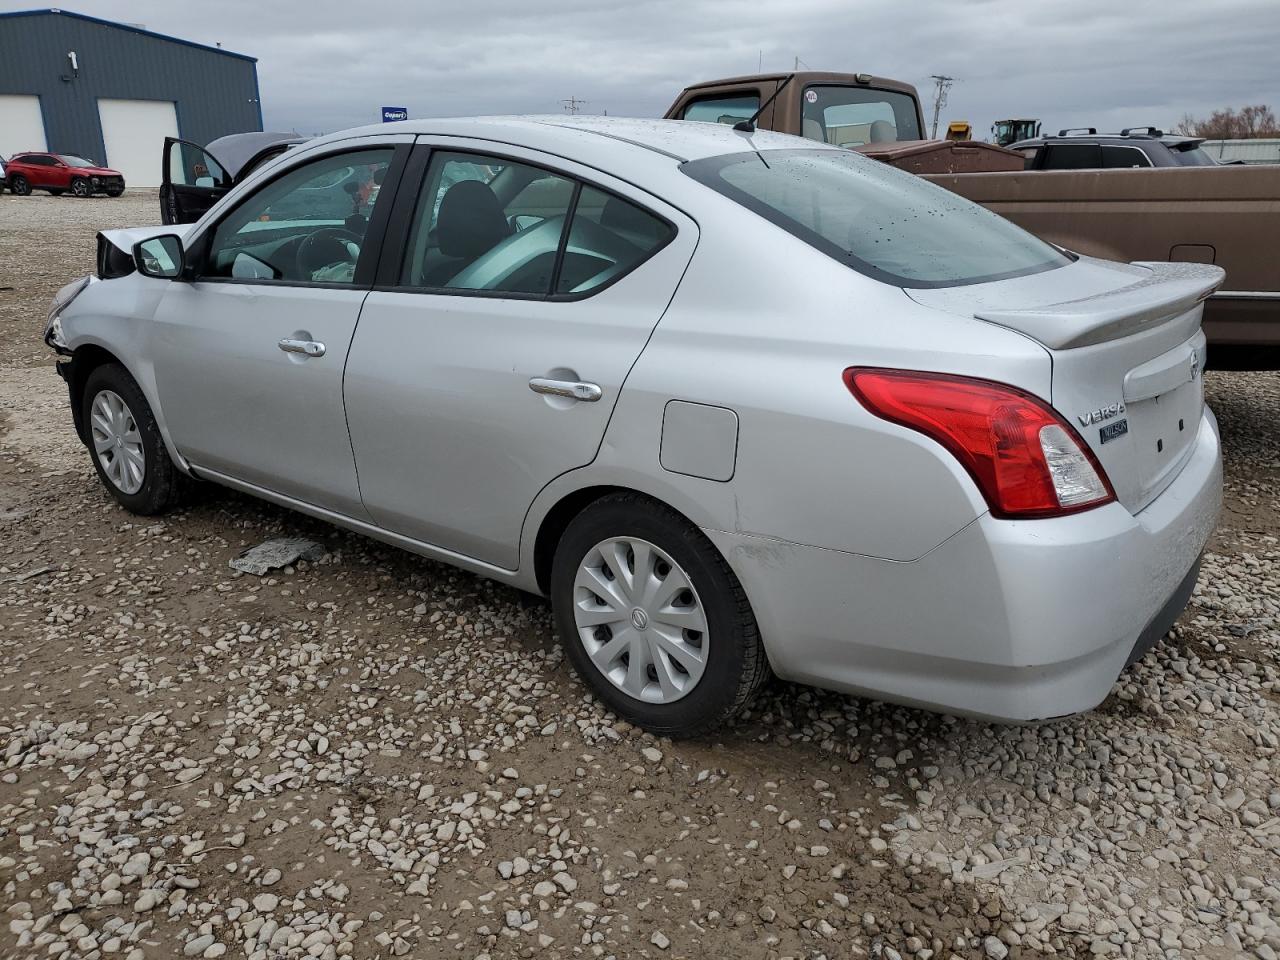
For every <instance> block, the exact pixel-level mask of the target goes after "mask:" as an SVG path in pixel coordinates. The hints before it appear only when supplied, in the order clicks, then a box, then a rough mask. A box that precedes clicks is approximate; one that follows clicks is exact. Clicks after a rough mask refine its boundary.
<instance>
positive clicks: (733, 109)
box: [681, 93, 760, 126]
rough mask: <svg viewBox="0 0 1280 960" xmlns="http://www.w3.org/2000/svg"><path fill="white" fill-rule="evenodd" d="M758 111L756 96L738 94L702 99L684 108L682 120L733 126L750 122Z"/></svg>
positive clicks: (757, 98) (758, 98) (758, 103)
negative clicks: (742, 122) (741, 121)
mask: <svg viewBox="0 0 1280 960" xmlns="http://www.w3.org/2000/svg"><path fill="white" fill-rule="evenodd" d="M759 109H760V97H759V96H758V95H757V94H754V93H751V94H739V95H736V96H727V97H704V98H702V99H701V100H695V101H693V103H691V104H689V105H688V106H687V107H685V108H684V114H683V115H682V116H681V119H682V120H702V121H704V122H706V123H727V124H728V125H729V126H733V125H734V124H735V123H737V122H738V121H739V120H750V119H751V118H752V117H753V116H755V113H756V111H757V110H759Z"/></svg>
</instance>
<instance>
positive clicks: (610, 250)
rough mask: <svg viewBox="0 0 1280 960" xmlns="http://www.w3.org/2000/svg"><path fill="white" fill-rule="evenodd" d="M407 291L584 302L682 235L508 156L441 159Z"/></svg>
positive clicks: (422, 200)
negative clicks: (569, 298)
mask: <svg viewBox="0 0 1280 960" xmlns="http://www.w3.org/2000/svg"><path fill="white" fill-rule="evenodd" d="M414 218H415V223H414V225H413V228H412V231H411V233H410V237H409V244H408V246H407V248H406V251H407V252H406V256H405V261H404V264H403V266H402V268H401V274H400V282H401V285H403V286H406V287H412V288H417V289H426V290H440V291H450V290H452V291H459V292H463V291H470V292H484V293H499V294H501V293H505V294H513V295H522V296H531V297H545V296H550V295H552V294H553V293H554V294H556V295H560V296H581V295H584V294H587V293H590V292H592V291H594V290H597V289H599V288H601V287H603V286H605V285H607V284H609V283H611V282H613V281H614V280H616V279H618V278H619V277H621V276H623V275H625V274H627V273H629V272H630V271H631V270H633V269H635V267H637V266H639V264H640V263H642V262H643V261H644V260H645V259H647V258H648V257H649V256H650V255H651V254H652V253H654V252H655V251H656V250H658V249H659V248H660V247H661V246H663V245H664V244H665V243H666V242H667V241H668V240H670V238H671V237H672V236H673V235H674V230H673V228H671V227H670V226H669V225H668V224H667V223H666V222H665V221H663V220H661V219H659V218H658V217H655V216H654V215H653V214H651V213H649V212H648V211H646V210H642V209H641V208H640V207H638V206H636V205H635V204H633V203H631V202H630V201H628V200H624V199H623V198H622V197H618V196H615V195H614V194H611V193H608V192H606V191H603V190H600V189H597V188H595V187H591V186H587V185H585V184H581V183H579V182H578V181H577V180H575V179H574V178H572V177H568V176H565V175H564V174H559V173H554V172H552V171H550V170H545V169H543V168H541V167H535V166H532V165H530V164H526V163H520V162H517V161H514V160H508V159H503V158H499V157H488V156H482V155H479V154H471V153H452V152H443V151H442V152H437V153H435V154H434V155H433V156H432V158H431V163H430V165H429V166H428V168H427V174H426V178H425V179H424V181H423V189H422V194H421V196H420V197H419V198H418V204H417V210H416V212H415V214H414Z"/></svg>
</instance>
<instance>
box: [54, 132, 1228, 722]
mask: <svg viewBox="0 0 1280 960" xmlns="http://www.w3.org/2000/svg"><path fill="white" fill-rule="evenodd" d="M99 264H100V276H99V277H98V278H97V279H95V280H92V281H81V282H79V283H78V284H74V285H71V286H70V287H68V288H67V289H66V290H64V291H63V292H61V293H60V294H59V296H58V299H57V300H56V301H55V303H54V307H53V310H52V311H51V315H50V324H49V329H48V332H47V340H48V342H49V343H50V344H51V345H52V346H53V347H54V349H55V350H56V351H57V352H58V353H59V354H61V356H62V359H63V361H64V362H62V363H60V364H59V365H58V369H59V370H60V371H61V373H62V375H63V376H64V377H65V379H66V380H67V383H68V385H69V388H70V396H71V403H72V407H73V410H74V411H75V415H76V424H77V427H78V430H79V432H80V436H81V438H82V439H83V440H84V442H85V444H86V445H87V447H88V448H89V451H90V454H91V456H92V457H93V462H94V464H95V466H96V468H97V470H98V472H99V474H100V476H101V478H102V481H103V483H104V485H105V486H106V488H107V490H108V491H110V493H111V494H112V495H113V496H115V498H116V499H117V500H119V501H120V503H122V504H124V505H125V507H127V508H128V509H130V510H133V511H135V512H138V513H144V514H147V513H155V512H157V511H160V510H163V509H164V508H165V507H167V506H168V505H169V504H171V503H173V502H174V500H175V498H176V497H177V496H178V495H179V494H180V492H181V489H182V487H183V483H184V481H185V480H186V478H188V477H194V478H197V479H201V480H207V481H212V482H215V483H221V484H225V485H226V486H229V487H233V488H235V489H238V490H242V491H247V492H249V493H251V494H254V495H257V496H260V497H263V498H264V499H267V500H271V501H273V502H276V503H280V504H284V505H286V506H289V507H292V508H294V509H296V510H299V511H302V512H304V513H308V514H311V515H313V516H317V517H322V518H325V519H327V520H331V521H332V522H334V523H336V524H340V525H342V526H344V527H347V528H349V529H352V530H356V531H359V532H362V533H365V534H367V535H369V536H372V537H377V538H379V539H382V540H385V541H387V542H389V543H393V544H397V545H399V546H402V547H404V548H406V549H409V550H413V551H415V552H417V553H419V554H421V555H423V556H426V557H431V558H433V559H437V560H442V561H444V562H446V563H451V564H455V565H457V566H459V567H462V568H464V569H467V570H471V571H474V572H476V573H479V574H482V575H484V576H487V577H492V578H494V579H497V580H500V581H502V582H504V583H509V584H513V585H515V586H517V587H520V588H522V589H525V590H530V591H534V592H537V593H543V594H548V595H549V596H550V597H551V601H552V604H553V606H554V610H555V616H556V622H557V624H558V627H559V632H560V636H561V640H562V641H563V643H564V644H565V647H566V649H567V651H568V654H569V656H570V658H571V660H572V662H573V664H574V665H575V666H576V668H577V670H578V672H579V673H580V674H581V675H582V677H583V678H584V679H585V680H586V681H587V682H588V683H589V684H590V685H591V686H592V688H593V689H594V690H595V691H596V693H597V694H598V695H599V696H600V697H601V698H602V699H603V700H604V701H605V702H606V703H607V704H608V705H609V706H610V707H611V708H612V709H613V710H615V711H616V712H617V713H618V714H620V715H621V716H624V717H626V718H628V719H630V720H632V721H634V722H636V723H639V724H641V725H643V726H645V727H647V728H649V729H651V730H655V731H659V732H664V733H670V734H691V733H696V732H698V731H702V730H706V729H708V728H709V727H712V726H714V725H715V724H717V723H719V722H721V721H724V720H726V719H728V718H730V717H732V716H733V715H734V714H735V713H736V712H737V711H739V710H740V709H741V708H742V707H743V706H744V705H745V704H746V703H748V702H749V701H750V698H751V696H752V694H753V693H754V692H755V690H756V689H757V687H758V686H759V684H760V683H761V682H762V680H763V679H764V678H765V677H766V676H767V675H768V673H769V671H770V670H772V671H773V672H774V673H776V674H778V675H780V676H782V677H786V678H790V679H793V680H799V681H803V682H806V683H812V684H817V685H821V686H824V687H833V688H836V689H839V690H846V691H852V692H855V693H861V694H867V695H871V696H875V697H881V698H886V699H891V700H896V701H900V702H904V703H911V704H920V705H924V706H927V707H930V708H934V709H938V710H945V711H951V712H955V713H963V714H971V715H977V716H984V717H993V718H999V719H1013V720H1030V719H1039V718H1047V717H1054V716H1059V715H1062V714H1069V713H1073V712H1076V711H1080V710H1087V709H1089V708H1091V707H1093V706H1094V705H1095V704H1097V703H1099V702H1100V701H1101V700H1102V699H1103V698H1104V697H1105V696H1106V695H1107V692H1108V690H1109V689H1110V687H1111V685H1112V683H1113V682H1114V681H1115V679H1116V676H1117V674H1119V672H1120V671H1121V670H1122V669H1123V668H1124V666H1125V665H1126V664H1127V663H1128V662H1130V661H1131V660H1132V659H1134V658H1135V657H1137V656H1140V655H1141V654H1142V653H1143V652H1144V651H1145V650H1146V649H1147V648H1148V647H1149V646H1150V645H1151V644H1153V643H1154V642H1155V641H1156V640H1158V639H1159V638H1160V637H1161V636H1162V635H1163V634H1164V633H1165V632H1166V631H1167V629H1168V628H1169V626H1170V624H1171V623H1172V622H1173V620H1174V619H1175V617H1176V616H1177V615H1178V613H1179V612H1180V610H1181V609H1182V607H1183V606H1184V605H1185V603H1186V602H1187V598H1188V596H1189V595H1190V592H1191V589H1192V586H1193V584H1194V582H1195V577H1196V570H1197V567H1198V558H1199V556H1200V553H1201V551H1202V549H1203V548H1204V545H1205V542H1206V540H1207V538H1208V536H1209V534H1210V532H1211V530H1212V528H1213V525H1214V522H1215V519H1216V517H1217V514H1218V510H1219V506H1220V502H1221V458H1220V453H1219V446H1218V435H1217V430H1216V426H1215V421H1214V418H1213V415H1212V413H1210V411H1209V410H1208V409H1207V408H1206V407H1205V404H1204V399H1203V390H1202V381H1201V377H1200V371H1201V369H1202V366H1203V359H1204V335H1203V334H1202V333H1201V331H1200V316H1201V309H1202V303H1203V301H1204V299H1205V297H1207V296H1208V295H1209V294H1210V293H1211V292H1212V291H1213V290H1214V289H1215V288H1216V286H1217V285H1218V284H1219V283H1220V281H1221V279H1222V271H1221V270H1219V269H1217V268H1215V267H1207V266H1199V265H1192V264H1136V265H1125V264H1115V263H1105V262H1100V261H1097V260H1090V259H1087V258H1083V257H1078V256H1075V255H1073V254H1070V253H1066V252H1064V251H1062V250H1059V249H1057V248H1055V247H1053V246H1050V245H1049V244H1046V243H1043V242H1041V241H1039V240H1037V239H1036V238H1034V237H1032V236H1030V235H1029V234H1027V233H1025V232H1023V231H1022V230H1020V229H1019V228H1017V227H1015V226H1013V225H1012V224H1010V223H1009V222H1008V221H1005V220H1003V219H1001V218H999V217H997V216H995V215H994V214H991V213H989V212H988V211H986V210H984V209H982V208H980V207H977V206H974V205H972V204H970V203H969V202H967V201H965V200H963V199H961V198H959V197H957V196H955V195H954V194H951V193H949V192H947V191H945V190H942V189H940V188H938V187H935V186H933V185H931V184H929V183H927V182H925V181H924V180H921V179H919V178H916V177H913V176H911V175H909V174H907V173H904V172H902V171H899V170H895V169H892V168H890V167H888V166H885V165H881V164H878V163H876V162H875V161H872V160H868V159H866V158H863V157H860V156H858V155H857V154H854V153H851V152H849V151H846V150H841V149H838V148H836V147H829V146H826V145H819V144H814V143H813V142H811V141H807V140H801V139H797V138H790V137H785V136H779V135H773V134H766V133H757V132H754V131H751V130H750V129H748V130H746V131H742V130H737V129H731V128H728V127H726V126H721V125H717V124H702V123H689V122H675V121H640V120H613V119H586V118H569V117H553V118H517V119H512V118H506V119H504V118H484V119H461V120H460V119H453V120H411V121H406V122H403V123H397V124H394V125H390V126H379V127H370V128H363V129H359V130H352V131H347V132H344V133H340V134H334V135H333V136H330V137H326V138H323V139H319V140H314V141H309V142H307V143H305V144H302V145H299V146H298V147H297V148H295V149H293V150H291V151H289V152H288V153H286V154H284V155H282V156H279V157H277V158H276V159H274V160H272V161H270V162H268V163H267V164H265V165H264V166H262V167H261V168H259V169H257V170H255V171H254V172H253V173H252V174H251V175H250V176H248V177H247V178H246V179H245V180H244V181H243V182H242V183H240V184H238V185H236V186H233V187H232V188H230V190H229V192H227V193H226V195H225V196H223V197H222V198H221V199H219V200H217V202H216V203H214V204H213V206H212V207H211V208H210V209H209V210H208V212H207V213H205V214H204V215H203V216H202V217H201V218H200V219H199V221H198V222H197V223H195V224H192V225H182V226H179V227H169V228H149V229H141V230H123V231H107V232H106V233H105V234H104V235H103V240H102V249H101V250H100V256H99Z"/></svg>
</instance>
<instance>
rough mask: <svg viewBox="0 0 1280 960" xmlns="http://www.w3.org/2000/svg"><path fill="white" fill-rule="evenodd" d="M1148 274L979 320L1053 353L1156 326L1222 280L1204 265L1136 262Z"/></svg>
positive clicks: (1201, 298)
mask: <svg viewBox="0 0 1280 960" xmlns="http://www.w3.org/2000/svg"><path fill="white" fill-rule="evenodd" d="M1134 266H1136V267H1146V268H1147V269H1148V270H1150V271H1151V275H1150V276H1149V277H1146V278H1144V279H1142V280H1139V281H1138V282H1137V283H1133V284H1130V285H1129V286H1127V287H1121V288H1120V289H1119V290H1112V291H1109V292H1107V293H1099V294H1095V295H1093V296H1091V297H1084V298H1083V299H1080V300H1066V301H1063V302H1062V303H1053V304H1048V305H1047V306H1043V307H1033V308H1031V309H1027V310H985V309H984V310H980V311H978V312H977V313H975V314H974V316H975V317H976V318H977V319H979V320H985V321H987V322H988V323H994V324H997V325H998V326H1001V327H1009V328H1010V329H1013V330H1018V331H1020V332H1021V333H1025V334H1027V335H1028V336H1031V337H1033V338H1035V339H1036V340H1038V341H1039V342H1040V343H1043V344H1044V345H1045V346H1046V347H1049V348H1050V349H1053V350H1069V349H1071V348H1073V347H1087V346H1090V345H1091V344H1095V343H1105V342H1106V341H1108V340H1118V339H1119V338H1121V337H1127V336H1131V335H1133V334H1135V333H1141V332H1142V331H1143V330H1149V329H1151V328H1152V327H1158V326H1159V325H1160V324H1162V323H1164V322H1165V321H1166V320H1169V319H1170V318H1172V317H1176V316H1179V315H1180V314H1184V313H1186V312H1187V311H1189V310H1192V309H1194V308H1195V307H1196V306H1198V305H1199V304H1200V303H1202V302H1203V301H1204V300H1205V299H1207V298H1208V296H1209V294H1211V293H1213V291H1215V290H1216V289H1218V287H1219V286H1221V285H1222V281H1223V280H1224V279H1225V278H1226V271H1224V270H1223V269H1222V268H1221V267H1215V266H1211V265H1210V264H1206V263H1165V262H1156V261H1138V262H1136V263H1134Z"/></svg>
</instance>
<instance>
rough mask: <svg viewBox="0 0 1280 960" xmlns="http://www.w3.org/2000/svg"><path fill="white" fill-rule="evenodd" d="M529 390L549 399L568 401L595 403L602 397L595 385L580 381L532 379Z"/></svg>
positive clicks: (597, 385)
mask: <svg viewBox="0 0 1280 960" xmlns="http://www.w3.org/2000/svg"><path fill="white" fill-rule="evenodd" d="M529 389H530V390H532V391H533V392H534V393H544V394H546V395H547V396H550V397H568V398H569V399H570V400H582V401H583V402H585V403H595V402H596V401H597V400H599V399H600V397H601V396H602V395H603V391H602V390H601V389H600V385H599V384H597V383H585V382H583V381H581V380H547V379H546V378H544V377H534V378H533V379H532V380H530V381H529Z"/></svg>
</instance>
